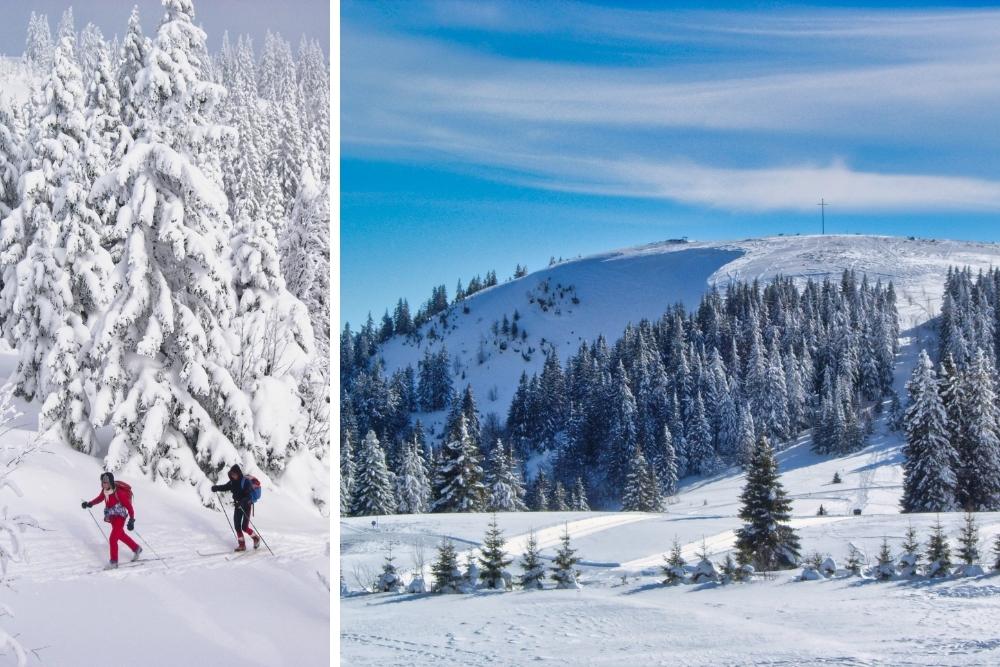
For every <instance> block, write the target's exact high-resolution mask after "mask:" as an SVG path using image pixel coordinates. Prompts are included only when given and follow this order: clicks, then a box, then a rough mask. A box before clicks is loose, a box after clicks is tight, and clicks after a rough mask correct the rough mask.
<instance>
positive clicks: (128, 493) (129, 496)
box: [115, 480, 135, 504]
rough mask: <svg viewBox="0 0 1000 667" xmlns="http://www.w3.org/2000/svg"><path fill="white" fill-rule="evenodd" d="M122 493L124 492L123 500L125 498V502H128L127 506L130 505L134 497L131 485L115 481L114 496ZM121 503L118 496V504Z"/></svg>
mask: <svg viewBox="0 0 1000 667" xmlns="http://www.w3.org/2000/svg"><path fill="white" fill-rule="evenodd" d="M122 491H124V492H125V498H126V500H128V501H129V504H132V500H133V499H135V495H134V494H133V493H132V485H131V484H126V483H125V482H122V481H118V480H116V481H115V495H116V496H117V495H118V494H119V493H121V492H122ZM121 501H122V500H121V496H118V502H121Z"/></svg>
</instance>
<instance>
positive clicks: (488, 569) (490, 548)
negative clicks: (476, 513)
mask: <svg viewBox="0 0 1000 667" xmlns="http://www.w3.org/2000/svg"><path fill="white" fill-rule="evenodd" d="M504 544H505V540H504V539H503V531H502V530H500V526H498V525H497V515H496V514H495V513H494V514H493V518H492V519H491V520H490V525H489V527H488V528H487V529H486V536H485V537H484V538H483V546H482V547H481V548H480V556H479V565H480V570H479V579H480V580H481V581H482V582H483V585H484V586H485V587H486V588H492V589H494V590H506V589H507V580H508V579H509V578H510V575H509V574H508V575H507V577H504V574H505V573H506V571H507V566H508V565H510V564H511V563H512V562H513V559H511V558H508V557H507V553H506V552H505V551H504V548H503V547H504Z"/></svg>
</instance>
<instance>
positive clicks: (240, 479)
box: [212, 465, 260, 551]
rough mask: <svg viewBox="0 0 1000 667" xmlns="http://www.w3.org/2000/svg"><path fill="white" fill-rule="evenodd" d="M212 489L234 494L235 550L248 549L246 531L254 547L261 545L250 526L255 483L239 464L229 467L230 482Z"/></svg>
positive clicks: (258, 537)
mask: <svg viewBox="0 0 1000 667" xmlns="http://www.w3.org/2000/svg"><path fill="white" fill-rule="evenodd" d="M212 491H223V492H225V491H229V492H231V493H232V494H233V505H235V508H234V509H233V526H235V528H236V540H237V545H236V548H235V549H234V551H246V550H247V545H246V542H245V541H244V539H243V533H246V534H247V535H249V536H250V537H251V538H252V539H253V548H254V549H256V548H257V547H259V546H260V536H259V535H257V534H255V533H254V532H253V529H251V528H250V510H251V509H252V508H253V497H252V496H253V484H252V483H251V482H250V480H249V479H247V478H246V477H244V476H243V471H242V470H240V467H239V466H238V465H234V466H233V467H232V468H230V469H229V482H227V483H226V484H216V485H214V486H213V487H212Z"/></svg>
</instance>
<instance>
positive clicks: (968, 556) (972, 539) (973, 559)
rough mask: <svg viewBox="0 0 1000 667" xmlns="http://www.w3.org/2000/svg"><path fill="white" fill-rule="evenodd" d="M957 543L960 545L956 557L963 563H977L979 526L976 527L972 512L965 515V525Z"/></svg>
mask: <svg viewBox="0 0 1000 667" xmlns="http://www.w3.org/2000/svg"><path fill="white" fill-rule="evenodd" d="M958 543H959V544H960V545H961V546H960V547H959V549H958V557H959V558H960V559H961V560H962V562H963V563H965V564H966V565H972V564H973V563H977V562H978V561H979V526H978V525H976V516H975V515H974V514H973V513H972V512H966V513H965V523H964V524H963V526H962V532H961V534H960V535H959V537H958Z"/></svg>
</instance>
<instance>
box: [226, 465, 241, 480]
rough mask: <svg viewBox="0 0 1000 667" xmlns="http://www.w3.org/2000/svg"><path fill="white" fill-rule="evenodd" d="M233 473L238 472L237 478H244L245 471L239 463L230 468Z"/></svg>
mask: <svg viewBox="0 0 1000 667" xmlns="http://www.w3.org/2000/svg"><path fill="white" fill-rule="evenodd" d="M233 473H236V479H243V471H242V470H241V469H240V466H239V464H236V465H234V466H233V467H232V468H230V469H229V474H230V475H232V474H233Z"/></svg>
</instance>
